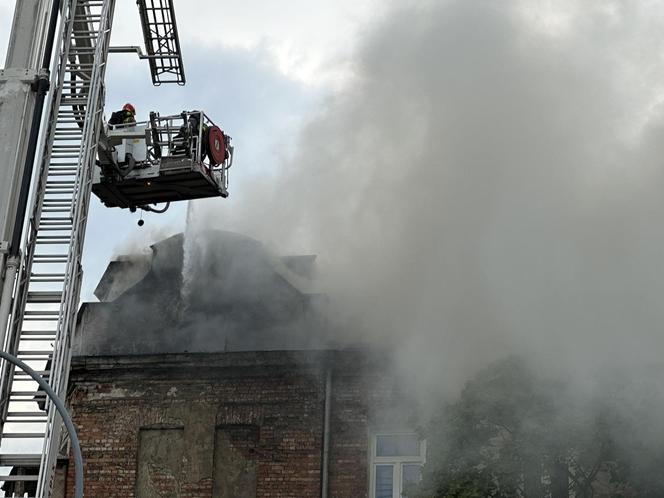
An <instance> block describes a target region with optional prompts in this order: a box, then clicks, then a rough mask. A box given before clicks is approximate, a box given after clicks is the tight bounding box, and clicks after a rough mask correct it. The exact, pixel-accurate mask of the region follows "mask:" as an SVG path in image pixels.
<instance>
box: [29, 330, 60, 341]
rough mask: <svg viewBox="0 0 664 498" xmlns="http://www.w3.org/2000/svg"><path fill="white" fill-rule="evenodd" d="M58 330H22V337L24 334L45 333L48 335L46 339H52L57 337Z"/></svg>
mask: <svg viewBox="0 0 664 498" xmlns="http://www.w3.org/2000/svg"><path fill="white" fill-rule="evenodd" d="M55 334H56V331H55V330H22V331H21V337H22V336H24V335H40V336H41V335H44V336H48V337H47V338H45V339H44V340H51V339H53V338H54V337H55Z"/></svg>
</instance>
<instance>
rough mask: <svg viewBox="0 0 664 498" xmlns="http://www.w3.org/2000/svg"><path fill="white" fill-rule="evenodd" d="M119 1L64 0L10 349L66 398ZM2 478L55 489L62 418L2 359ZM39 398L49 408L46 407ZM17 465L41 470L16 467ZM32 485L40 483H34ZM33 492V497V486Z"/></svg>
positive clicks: (38, 491) (44, 490)
mask: <svg viewBox="0 0 664 498" xmlns="http://www.w3.org/2000/svg"><path fill="white" fill-rule="evenodd" d="M113 8H114V0H64V1H63V8H62V13H61V16H62V17H61V19H62V22H61V26H60V33H59V37H58V44H57V50H58V53H57V59H56V61H55V64H54V70H53V73H52V78H51V88H52V94H51V97H50V100H49V108H48V115H47V120H46V126H47V130H46V136H45V140H44V141H43V145H42V150H41V154H40V162H39V165H40V166H39V167H40V169H39V171H38V173H37V175H38V176H37V181H36V183H35V185H34V190H33V195H32V199H33V204H32V209H31V216H30V221H29V226H28V230H27V234H26V241H25V248H26V249H25V253H26V254H25V257H24V259H23V265H22V267H21V268H20V273H19V278H18V287H17V291H16V295H15V299H14V306H13V313H12V323H11V326H10V331H9V337H8V341H7V345H6V350H7V351H8V352H10V353H13V354H14V355H17V356H18V357H19V358H21V359H23V360H24V361H25V362H26V363H28V364H29V365H30V366H32V367H33V368H35V369H36V370H39V371H41V372H42V374H43V376H44V378H46V379H47V380H48V382H49V384H50V385H51V387H52V388H53V389H54V390H55V391H56V393H58V395H59V396H60V397H61V398H62V399H64V398H65V394H66V388H67V380H68V379H67V376H68V372H69V363H70V357H71V340H72V336H73V330H74V324H75V314H76V310H77V306H78V299H79V290H80V282H81V274H82V272H81V255H82V250H83V240H84V237H85V226H86V222H87V213H88V205H89V199H90V191H91V180H92V168H93V167H94V163H95V154H96V144H97V140H98V137H99V131H100V126H101V122H102V109H103V93H104V87H103V81H104V73H105V71H106V60H107V53H108V44H109V39H110V31H111V23H112V18H113ZM2 369H3V370H2V372H0V399H1V400H3V401H4V404H3V405H2V406H0V424H1V425H2V432H1V434H0V436H1V443H0V465H1V466H3V471H2V474H3V475H0V481H5V482H6V483H7V482H10V483H16V484H15V486H17V485H18V484H19V483H20V484H21V485H22V486H23V487H22V488H20V489H18V490H17V489H16V488H14V491H32V490H34V492H35V494H34V496H37V497H39V498H47V497H48V496H49V495H50V490H51V485H52V476H53V470H54V466H55V462H56V458H57V456H58V454H59V452H60V449H61V448H60V443H61V438H60V429H61V421H60V420H59V417H57V416H56V412H55V410H53V409H50V407H49V405H50V403H49V402H48V400H45V398H44V394H43V393H42V392H40V391H38V389H37V385H36V383H34V382H33V381H32V380H30V379H28V378H27V377H26V376H25V374H23V373H22V372H18V371H14V369H13V368H12V367H11V366H9V365H7V364H3V365H2ZM35 401H37V402H44V403H40V404H41V405H42V406H43V407H44V410H40V409H39V407H38V403H35ZM9 466H11V467H13V468H14V469H16V468H17V467H18V468H22V469H24V470H25V469H27V470H30V469H32V470H35V471H34V472H32V471H30V472H27V471H24V472H21V473H23V474H33V475H18V474H21V473H18V472H16V471H14V472H13V475H9V474H10V472H9ZM30 483H32V485H30ZM30 496H33V494H32V492H31V493H30Z"/></svg>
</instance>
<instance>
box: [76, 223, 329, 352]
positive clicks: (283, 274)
mask: <svg viewBox="0 0 664 498" xmlns="http://www.w3.org/2000/svg"><path fill="white" fill-rule="evenodd" d="M151 249H152V251H151V254H148V255H143V256H124V257H120V258H118V259H117V260H116V261H113V262H111V263H110V264H109V267H108V268H107V270H106V272H105V274H104V276H103V277H102V279H101V281H100V283H99V285H98V287H97V289H96V291H95V295H96V296H97V297H98V298H99V299H101V300H102V302H99V303H84V304H83V306H82V307H81V311H80V313H79V324H78V328H77V334H76V340H75V344H74V354H75V355H118V354H125V355H126V354H161V353H183V352H192V353H193V352H223V351H262V350H294V349H300V350H301V349H312V348H315V349H320V348H327V347H333V345H334V344H333V342H334V341H331V340H330V338H329V337H326V331H325V327H324V322H323V320H322V318H321V316H322V315H321V313H320V306H321V305H322V303H323V302H324V296H322V295H321V294H320V293H317V292H316V291H315V289H314V286H313V282H312V280H311V278H310V277H311V274H312V272H313V264H314V260H315V256H311V255H307V256H295V257H294V256H291V257H287V258H283V259H282V258H279V257H277V256H275V255H273V254H272V253H270V252H269V251H268V250H267V249H266V248H265V247H264V246H263V244H261V243H260V242H258V241H256V240H254V239H251V238H249V237H246V236H243V235H240V234H236V233H232V232H224V231H206V232H201V233H197V234H195V235H192V236H189V235H188V236H187V237H186V238H185V237H184V236H183V234H178V235H174V236H172V237H169V238H167V239H164V240H162V241H160V242H158V243H156V244H154V245H153V246H151Z"/></svg>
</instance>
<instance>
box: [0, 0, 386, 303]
mask: <svg viewBox="0 0 664 498" xmlns="http://www.w3.org/2000/svg"><path fill="white" fill-rule="evenodd" d="M382 3H384V2H381V1H380V0H321V1H316V2H309V1H306V0H290V1H287V2H267V1H262V0H249V1H244V0H243V1H236V0H229V1H216V0H210V1H203V0H197V1H194V2H191V1H188V2H184V1H179V2H175V6H176V13H177V18H178V29H179V32H180V40H181V43H182V51H183V55H184V64H185V71H186V76H187V85H186V86H185V87H179V86H176V85H174V86H168V85H167V86H162V87H159V88H155V87H153V86H152V85H151V82H150V74H149V70H148V66H147V63H145V61H139V60H137V58H136V57H133V56H131V55H124V54H117V55H111V57H110V61H109V68H108V71H107V85H108V98H107V105H106V108H107V111H108V112H110V111H112V110H115V109H116V108H119V107H121V106H122V105H123V104H124V103H125V102H127V101H129V102H132V103H133V104H134V105H135V106H136V108H137V110H138V117H139V119H141V118H143V119H146V118H147V115H148V113H149V111H151V110H155V111H159V112H160V113H161V114H175V113H179V112H180V111H182V110H185V109H204V110H205V111H206V112H207V113H208V115H209V116H211V117H212V118H213V119H214V120H215V121H216V122H217V123H219V124H220V125H221V126H222V128H223V129H224V130H225V131H226V132H227V133H229V134H230V135H231V136H232V137H233V141H234V144H235V147H236V152H237V161H236V166H235V168H234V169H233V172H232V176H231V186H230V191H231V197H230V198H229V199H228V200H227V201H224V202H225V203H226V204H228V209H232V206H233V205H235V204H237V203H242V202H243V201H242V195H241V191H242V190H243V189H245V188H247V187H243V185H247V184H248V183H249V184H250V183H251V181H252V178H253V177H254V176H255V175H262V174H266V175H274V174H276V170H277V168H278V164H277V161H276V158H277V157H278V156H279V155H280V154H283V153H284V151H285V150H286V149H288V148H289V147H292V146H293V143H294V140H293V136H294V135H295V134H296V133H297V130H298V129H299V127H300V126H301V125H302V123H303V122H305V121H306V120H307V119H309V117H310V116H311V115H313V114H314V113H315V112H316V110H317V108H318V107H320V105H321V102H322V101H323V100H324V99H325V97H326V95H328V94H329V93H330V92H331V91H333V90H334V89H335V88H339V87H340V86H343V85H344V83H345V82H346V81H347V80H348V79H349V78H350V77H351V76H352V71H353V70H352V67H351V66H352V63H351V61H352V57H351V54H352V53H353V51H354V50H355V47H356V45H357V44H358V41H359V40H361V39H362V37H363V32H364V31H365V30H366V29H368V27H369V26H371V24H372V23H374V22H376V20H377V19H379V17H380V13H381V11H382V10H384V5H382ZM13 8H14V0H0V60H2V61H4V57H5V52H6V47H7V41H8V37H9V29H10V26H11V16H12V13H13ZM112 44H113V45H142V36H141V28H140V23H139V19H138V12H137V9H136V5H135V2H131V1H120V2H117V8H116V15H115V25H114V28H113V36H112ZM211 209H214V207H212V208H211ZM185 210H186V206H185V205H180V206H174V207H172V208H171V210H170V211H169V212H168V214H165V215H161V216H156V215H147V216H144V218H145V219H146V225H145V226H144V227H143V228H142V229H139V228H138V227H137V226H136V221H137V220H138V215H137V214H130V213H128V212H126V211H120V210H108V209H105V208H103V206H102V205H101V203H100V202H99V201H97V200H96V198H94V196H93V205H92V212H91V218H90V222H89V224H88V238H87V243H86V252H85V258H84V266H85V282H84V291H83V294H84V296H83V297H84V299H94V297H93V296H92V294H91V292H92V290H93V289H94V286H95V285H96V282H97V281H98V279H99V277H100V276H101V273H100V272H102V271H103V269H104V268H105V266H106V262H107V261H108V260H109V258H110V257H111V256H112V255H113V254H114V253H116V252H118V251H120V252H122V251H123V250H124V249H125V248H127V247H130V246H131V247H135V246H140V245H144V244H147V243H148V242H151V241H154V240H155V239H158V238H160V237H161V236H162V235H164V234H171V233H174V232H176V231H179V230H181V229H182V227H183V223H184V213H185Z"/></svg>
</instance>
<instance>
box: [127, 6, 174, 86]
mask: <svg viewBox="0 0 664 498" xmlns="http://www.w3.org/2000/svg"><path fill="white" fill-rule="evenodd" d="M136 3H137V4H138V12H139V14H140V16H141V27H142V28H143V40H144V42H145V51H146V53H147V55H146V56H145V58H147V59H148V61H149V63H150V73H151V74H152V83H153V84H154V85H161V84H162V83H177V84H179V85H184V84H185V76H184V64H183V63H182V52H181V51H180V39H179V37H178V27H177V23H176V21H175V11H174V9H173V1H172V0H137V2H136Z"/></svg>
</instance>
